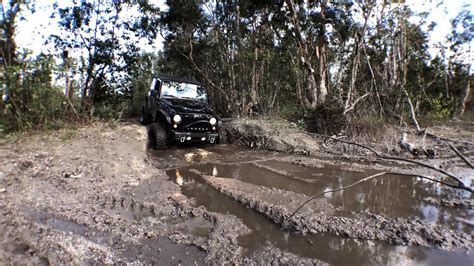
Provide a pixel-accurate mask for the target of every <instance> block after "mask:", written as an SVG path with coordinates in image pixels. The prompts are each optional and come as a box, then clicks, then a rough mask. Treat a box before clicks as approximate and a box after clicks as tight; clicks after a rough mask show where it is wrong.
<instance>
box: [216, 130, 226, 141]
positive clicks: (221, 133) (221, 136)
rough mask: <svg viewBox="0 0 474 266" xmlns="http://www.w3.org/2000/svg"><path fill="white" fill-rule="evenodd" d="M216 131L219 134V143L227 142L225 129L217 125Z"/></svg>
mask: <svg viewBox="0 0 474 266" xmlns="http://www.w3.org/2000/svg"><path fill="white" fill-rule="evenodd" d="M217 133H218V134H219V141H218V143H219V144H227V141H228V140H227V130H225V128H223V127H219V128H218V129H217Z"/></svg>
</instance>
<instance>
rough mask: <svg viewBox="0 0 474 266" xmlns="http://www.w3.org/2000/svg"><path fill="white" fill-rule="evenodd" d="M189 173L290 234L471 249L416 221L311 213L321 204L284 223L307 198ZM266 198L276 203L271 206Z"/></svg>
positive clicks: (460, 237)
mask: <svg viewBox="0 0 474 266" xmlns="http://www.w3.org/2000/svg"><path fill="white" fill-rule="evenodd" d="M190 171H191V172H194V173H196V174H199V175H201V176H202V177H203V179H204V180H205V181H206V182H207V183H208V184H209V185H211V186H212V187H214V188H216V189H217V190H218V191H220V192H221V193H223V194H226V195H228V196H230V197H231V198H233V199H234V200H236V201H238V202H240V203H241V204H243V205H245V206H247V207H249V208H251V209H253V210H255V211H257V212H259V213H262V214H263V215H265V216H267V217H268V218H270V219H271V220H272V221H273V222H275V223H277V224H279V225H280V226H281V227H283V228H285V229H287V230H290V231H294V232H300V233H303V234H306V233H312V234H314V233H331V234H335V235H338V236H343V237H348V238H356V239H360V240H379V241H384V242H387V243H390V244H395V245H411V246H427V247H435V248H439V249H444V250H453V249H456V248H466V249H472V248H474V244H473V243H472V237H471V236H469V235H467V234H465V233H460V232H455V231H453V230H449V229H446V228H442V227H440V226H436V225H430V224H426V223H424V222H421V221H419V220H407V219H403V218H393V219H392V218H385V217H383V216H381V215H376V214H372V213H352V216H351V217H339V216H331V215H326V214H324V213H322V212H320V213H315V210H316V211H318V208H320V207H321V204H323V203H321V201H319V203H317V204H316V203H313V204H312V206H313V208H314V207H315V206H316V208H315V209H313V210H310V209H309V208H308V207H305V208H304V209H303V210H302V211H301V212H300V213H299V214H297V215H295V216H294V217H293V218H292V219H291V220H287V217H289V216H290V214H291V212H292V211H293V210H294V209H296V208H297V207H298V205H299V203H300V202H302V201H303V200H304V199H306V198H307V197H305V196H304V195H301V194H297V193H294V192H289V191H283V190H280V189H275V188H273V189H270V188H266V187H257V186H255V185H251V184H248V183H244V182H241V181H239V180H235V179H230V178H219V177H213V176H208V175H203V174H202V173H201V172H200V171H198V170H190ZM255 191H258V193H255ZM269 199H279V200H277V203H276V204H275V203H273V202H271V201H270V200H269ZM320 200H321V199H320ZM283 202H284V203H283ZM314 204H316V205H314ZM323 209H324V208H323ZM320 210H321V209H320Z"/></svg>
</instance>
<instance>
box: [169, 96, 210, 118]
mask: <svg viewBox="0 0 474 266" xmlns="http://www.w3.org/2000/svg"><path fill="white" fill-rule="evenodd" d="M163 102H164V103H166V105H167V106H168V107H169V108H170V109H173V110H174V111H175V112H177V113H207V114H214V112H213V111H212V110H211V108H209V106H207V104H206V103H204V102H201V101H199V100H191V99H189V100H188V99H179V98H166V99H163Z"/></svg>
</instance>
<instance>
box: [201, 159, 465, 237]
mask: <svg viewBox="0 0 474 266" xmlns="http://www.w3.org/2000/svg"><path fill="white" fill-rule="evenodd" d="M260 164H262V165H265V166H267V167H270V168H272V169H275V170H277V171H280V172H284V173H286V174H285V175H282V174H281V173H278V172H272V171H270V170H268V169H263V168H260V167H256V166H255V165H253V164H249V163H243V164H239V165H226V164H215V163H213V164H202V165H194V166H193V168H195V169H198V170H199V171H201V172H203V173H204V174H207V175H213V176H216V175H215V174H214V173H215V172H217V176H218V177H227V178H235V179H238V180H241V181H243V182H247V183H251V184H254V185H257V186H265V187H271V188H278V189H283V190H288V191H293V192H296V193H300V194H305V195H308V196H312V195H316V194H318V193H321V192H323V191H328V190H333V189H337V188H341V187H343V186H346V185H349V184H351V183H353V182H355V181H357V180H360V179H361V178H364V177H366V176H367V175H370V174H373V173H372V172H371V171H366V172H354V171H348V170H342V169H338V168H336V167H334V166H333V167H330V166H328V167H323V168H313V167H301V166H298V165H294V164H291V163H285V162H280V161H266V162H262V163H260ZM315 173H318V174H315ZM307 181H308V182H307ZM451 196H452V192H451V191H446V190H445V189H444V188H443V187H439V186H438V185H437V184H433V183H432V182H430V183H427V182H426V180H422V179H418V178H407V177H400V176H391V175H387V176H383V177H379V178H378V179H372V180H370V181H368V182H365V183H361V184H359V185H357V186H355V187H353V188H351V189H349V190H344V191H338V192H335V193H327V194H324V196H323V197H325V198H326V199H327V200H328V201H329V202H330V203H331V204H332V205H333V206H334V207H336V208H337V209H338V213H339V214H340V215H350V214H351V213H352V212H359V211H368V212H371V213H375V214H381V215H384V216H386V217H403V218H407V219H413V218H416V219H420V220H422V221H425V222H427V223H431V224H438V225H443V226H446V227H449V228H450V229H453V230H459V229H461V231H464V232H466V233H468V234H472V233H473V232H474V229H473V227H472V226H470V225H468V224H466V223H464V222H461V220H460V219H459V218H461V219H464V220H472V217H473V215H474V210H469V209H462V208H452V207H444V206H439V205H434V204H432V203H430V202H428V201H427V200H426V199H427V198H429V197H437V198H439V197H443V198H444V199H449V197H451ZM469 197H471V196H469Z"/></svg>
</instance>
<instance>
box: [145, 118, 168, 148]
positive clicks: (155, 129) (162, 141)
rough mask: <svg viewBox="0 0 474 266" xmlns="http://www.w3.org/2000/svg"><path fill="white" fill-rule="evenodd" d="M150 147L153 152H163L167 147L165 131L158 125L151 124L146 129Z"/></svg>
mask: <svg viewBox="0 0 474 266" xmlns="http://www.w3.org/2000/svg"><path fill="white" fill-rule="evenodd" d="M148 135H149V139H150V147H151V148H153V149H154V150H164V149H166V148H167V146H168V136H167V133H166V129H165V128H164V127H163V126H162V125H161V124H159V123H152V124H151V125H150V126H149V129H148Z"/></svg>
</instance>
